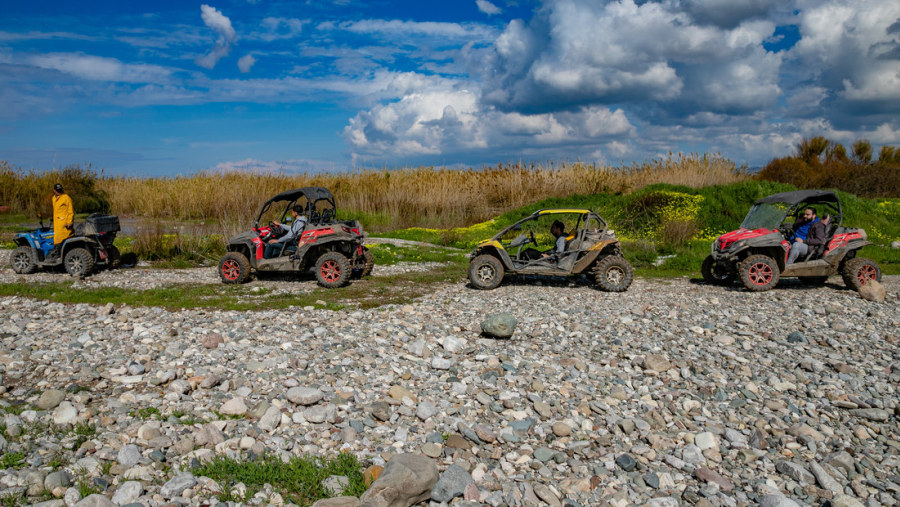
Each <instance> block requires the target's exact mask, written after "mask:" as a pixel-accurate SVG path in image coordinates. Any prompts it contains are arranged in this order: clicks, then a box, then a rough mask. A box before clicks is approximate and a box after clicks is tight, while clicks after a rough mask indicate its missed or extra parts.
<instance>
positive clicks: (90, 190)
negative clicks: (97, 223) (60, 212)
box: [0, 161, 109, 217]
mask: <svg viewBox="0 0 900 507" xmlns="http://www.w3.org/2000/svg"><path fill="white" fill-rule="evenodd" d="M102 177H103V175H102V174H100V175H98V174H97V173H96V172H95V171H94V170H93V168H91V166H87V167H81V166H78V165H71V166H68V167H65V168H63V169H55V170H53V171H46V172H37V171H33V170H32V171H28V172H25V171H24V170H22V169H21V168H16V169H13V168H12V167H11V166H10V165H9V164H8V163H6V162H4V161H0V205H4V206H9V207H10V210H11V211H13V212H16V213H24V214H25V215H27V216H29V217H36V216H37V215H38V213H40V214H42V215H43V216H45V217H49V216H51V213H52V211H53V209H52V205H51V201H50V198H51V197H52V196H53V185H54V184H56V183H61V184H62V186H63V188H64V189H65V191H66V193H67V194H68V195H69V196H70V197H71V198H72V204H73V205H74V206H75V212H76V213H108V212H109V199H108V197H107V195H106V193H105V192H103V191H102V190H100V189H99V188H97V182H98V180H99V179H100V178H102Z"/></svg>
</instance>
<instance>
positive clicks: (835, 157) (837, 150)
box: [826, 143, 848, 162]
mask: <svg viewBox="0 0 900 507" xmlns="http://www.w3.org/2000/svg"><path fill="white" fill-rule="evenodd" d="M826 159H827V160H829V161H836V162H847V161H848V158H847V149H846V148H844V145H843V144H841V143H832V144H831V145H830V146H829V147H828V150H827V154H826Z"/></svg>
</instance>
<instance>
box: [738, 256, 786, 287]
mask: <svg viewBox="0 0 900 507" xmlns="http://www.w3.org/2000/svg"><path fill="white" fill-rule="evenodd" d="M738 272H739V274H740V276H741V283H742V284H744V287H746V288H747V289H749V290H752V291H754V292H763V291H767V290H771V289H774V288H775V286H776V285H778V278H779V277H780V276H781V272H780V271H779V270H778V263H777V262H775V259H773V258H771V257H769V256H768V255H761V254H757V255H751V256H750V257H747V258H746V259H744V260H743V261H742V262H741V263H740V264H739V265H738Z"/></svg>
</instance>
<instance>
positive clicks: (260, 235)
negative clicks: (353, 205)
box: [219, 187, 375, 287]
mask: <svg viewBox="0 0 900 507" xmlns="http://www.w3.org/2000/svg"><path fill="white" fill-rule="evenodd" d="M296 205H299V206H301V207H302V208H303V209H304V213H303V214H304V215H306V217H307V218H308V222H307V224H306V226H305V227H304V229H303V231H302V232H301V233H300V238H299V239H298V240H297V241H296V242H294V241H293V240H292V241H291V242H289V243H286V244H285V246H284V248H283V249H281V250H280V251H279V252H277V253H276V255H275V256H273V257H272V258H269V259H266V258H264V256H263V252H264V251H265V245H266V243H267V242H268V241H269V240H270V239H276V238H277V237H278V236H280V235H281V234H282V233H283V232H284V231H283V229H282V228H281V227H279V226H277V225H276V224H275V223H274V222H276V221H277V222H279V223H281V224H285V226H287V227H290V222H291V213H290V210H291V208H293V207H294V206H296ZM260 224H263V225H262V226H261V225H260ZM365 237H366V235H365V233H363V230H362V226H361V225H360V224H359V222H358V221H356V220H338V219H337V218H336V217H335V204H334V196H333V195H332V194H331V192H329V191H328V190H327V189H325V188H322V187H304V188H298V189H296V190H290V191H287V192H282V193H280V194H278V195H276V196H275V197H272V198H271V199H269V200H268V201H266V202H265V203H264V204H263V205H262V208H261V209H260V211H259V214H258V215H257V218H256V221H255V222H254V223H253V227H252V228H251V230H250V231H247V232H244V233H241V234H238V235H237V236H234V237H233V238H231V239H230V240H228V246H227V250H228V253H226V254H225V255H224V256H223V257H222V259H221V260H220V261H219V277H220V278H221V279H222V282H224V283H243V282H245V281H247V280H249V279H250V277H251V276H252V275H253V274H254V273H262V272H307V271H309V270H310V269H312V270H313V273H314V274H315V276H316V280H317V281H318V282H319V285H321V286H323V287H341V286H343V285H346V284H347V283H349V282H350V279H351V278H362V277H364V276H366V275H368V274H369V273H370V272H371V271H372V268H373V266H374V264H375V260H374V258H373V256H372V253H371V252H370V251H369V249H367V248H366V247H365V246H364V245H363V241H364V240H365Z"/></svg>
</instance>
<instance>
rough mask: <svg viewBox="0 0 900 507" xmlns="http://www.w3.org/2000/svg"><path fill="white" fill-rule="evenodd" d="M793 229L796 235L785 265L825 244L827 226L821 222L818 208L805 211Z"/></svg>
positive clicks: (808, 208) (792, 240)
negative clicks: (811, 249) (817, 211)
mask: <svg viewBox="0 0 900 507" xmlns="http://www.w3.org/2000/svg"><path fill="white" fill-rule="evenodd" d="M791 228H792V229H793V231H794V234H793V238H792V239H791V251H790V253H789V254H788V258H787V262H786V263H785V265H790V264H793V263H794V262H796V261H797V259H798V258H799V257H800V256H806V255H807V254H809V252H810V248H813V249H814V248H817V247H820V246H823V245H824V244H825V224H824V223H823V222H822V221H821V220H819V217H818V216H817V213H816V208H813V207H812V206H810V207H807V208H805V209H804V210H803V214H802V215H800V216H799V217H797V220H796V221H795V222H794V225H793V226H792V227H791Z"/></svg>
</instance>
